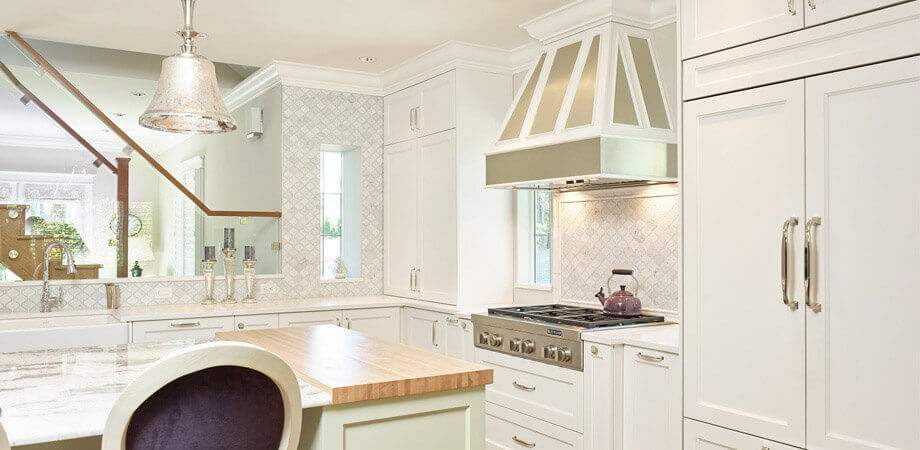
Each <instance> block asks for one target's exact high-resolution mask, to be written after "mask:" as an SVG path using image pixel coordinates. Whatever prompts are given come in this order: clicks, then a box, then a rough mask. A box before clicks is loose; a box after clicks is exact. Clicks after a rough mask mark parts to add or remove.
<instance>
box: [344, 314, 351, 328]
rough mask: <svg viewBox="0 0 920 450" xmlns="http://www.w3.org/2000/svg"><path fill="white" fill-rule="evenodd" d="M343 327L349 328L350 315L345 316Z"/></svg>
mask: <svg viewBox="0 0 920 450" xmlns="http://www.w3.org/2000/svg"><path fill="white" fill-rule="evenodd" d="M345 328H347V329H349V330H350V329H351V317H346V318H345Z"/></svg>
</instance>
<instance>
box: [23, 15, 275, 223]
mask: <svg viewBox="0 0 920 450" xmlns="http://www.w3.org/2000/svg"><path fill="white" fill-rule="evenodd" d="M6 34H7V36H9V37H10V39H11V40H12V41H13V42H14V43H15V44H16V45H17V46H18V47H19V48H20V49H21V50H23V51H24V52H26V53H27V54H28V55H29V57H30V58H32V60H33V61H35V63H37V64H38V65H39V66H41V67H42V69H45V72H47V73H48V74H49V75H51V76H52V77H54V79H55V80H57V81H58V83H60V84H61V86H63V87H64V89H66V90H67V91H69V92H70V93H71V94H72V95H73V96H74V97H75V98H76V99H77V100H79V101H80V103H82V104H83V106H85V107H86V109H88V110H89V111H90V112H91V113H93V115H94V116H96V118H97V119H99V120H100V121H101V122H102V123H103V124H105V126H106V127H108V128H109V129H110V130H112V132H113V133H115V134H116V135H118V137H119V138H121V140H123V141H124V142H125V143H126V144H128V147H131V149H132V150H134V151H135V152H137V154H139V155H141V157H142V158H144V159H145V160H146V161H147V162H148V163H149V164H150V165H151V166H153V168H154V169H156V171H157V172H159V173H160V175H163V177H165V178H166V179H167V180H169V182H170V183H172V185H173V186H175V188H176V189H178V190H179V192H182V194H183V195H185V196H186V197H187V198H188V199H189V200H191V202H192V203H194V204H195V206H197V207H198V209H200V210H201V211H202V212H204V213H205V215H207V216H223V217H281V213H280V212H276V211H215V210H212V209H210V208H208V206H207V205H205V204H204V202H203V201H201V199H199V198H198V196H196V195H195V194H194V193H193V192H192V191H190V190H188V188H186V187H185V186H184V185H183V184H182V183H180V182H179V180H177V179H176V177H174V176H173V175H172V174H171V173H169V171H168V170H166V168H165V167H163V166H162V165H160V163H159V162H157V160H156V159H155V158H154V157H153V156H151V155H150V154H149V153H147V151H146V150H144V149H143V148H142V147H141V146H140V145H139V144H138V143H137V142H135V141H134V139H131V137H130V136H128V135H127V133H125V132H124V131H123V130H122V129H121V128H119V127H118V125H115V122H112V120H111V119H109V117H108V116H107V115H106V114H105V113H103V112H102V111H101V110H99V108H97V107H96V105H95V104H93V102H91V101H90V100H89V99H88V98H86V96H85V95H83V93H82V92H80V90H79V89H77V88H76V86H74V85H73V84H71V83H70V81H69V80H67V78H66V77H64V75H62V74H61V73H60V72H58V70H57V69H55V68H54V66H53V65H51V63H50V62H48V60H46V59H45V58H44V57H43V56H42V55H41V54H39V53H38V51H37V50H35V49H34V48H33V47H32V46H31V45H29V43H28V42H26V41H25V39H23V38H22V37H21V36H19V34H18V33H16V32H15V31H9V30H7V31H6Z"/></svg>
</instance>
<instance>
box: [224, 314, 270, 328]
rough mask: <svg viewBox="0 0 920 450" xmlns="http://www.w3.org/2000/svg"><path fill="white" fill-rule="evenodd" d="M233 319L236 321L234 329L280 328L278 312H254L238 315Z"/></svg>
mask: <svg viewBox="0 0 920 450" xmlns="http://www.w3.org/2000/svg"><path fill="white" fill-rule="evenodd" d="M233 321H234V323H235V325H234V327H233V329H234V330H239V331H244V330H265V329H269V328H278V315H277V314H252V315H247V316H236V317H234V318H233Z"/></svg>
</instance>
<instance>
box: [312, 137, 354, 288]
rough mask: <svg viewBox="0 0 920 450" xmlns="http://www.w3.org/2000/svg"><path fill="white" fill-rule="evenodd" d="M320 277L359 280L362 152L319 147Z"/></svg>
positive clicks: (344, 146)
mask: <svg viewBox="0 0 920 450" xmlns="http://www.w3.org/2000/svg"><path fill="white" fill-rule="evenodd" d="M320 159H321V170H320V196H321V197H322V200H321V201H322V214H321V216H322V222H321V228H320V230H321V231H320V238H321V240H322V246H321V248H322V277H323V278H324V279H333V278H339V279H341V278H360V277H361V150H360V149H359V148H358V147H354V146H347V145H331V144H323V145H321V146H320Z"/></svg>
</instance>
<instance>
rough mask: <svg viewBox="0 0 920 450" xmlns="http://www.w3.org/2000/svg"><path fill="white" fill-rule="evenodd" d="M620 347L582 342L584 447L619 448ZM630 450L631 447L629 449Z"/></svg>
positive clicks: (620, 440) (621, 384)
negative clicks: (584, 418)
mask: <svg viewBox="0 0 920 450" xmlns="http://www.w3.org/2000/svg"><path fill="white" fill-rule="evenodd" d="M622 355H623V346H615V347H614V346H610V345H601V344H596V343H590V342H585V345H584V352H583V359H582V361H584V377H585V381H584V383H585V388H584V389H585V401H584V404H585V413H584V414H585V417H588V418H589V419H588V420H586V421H585V426H584V443H585V449H586V450H622V449H623V444H622V443H623V438H622V436H623V420H622V417H623V416H622V414H621V411H622V405H623V356H622ZM630 450H631V449H630Z"/></svg>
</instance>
